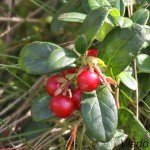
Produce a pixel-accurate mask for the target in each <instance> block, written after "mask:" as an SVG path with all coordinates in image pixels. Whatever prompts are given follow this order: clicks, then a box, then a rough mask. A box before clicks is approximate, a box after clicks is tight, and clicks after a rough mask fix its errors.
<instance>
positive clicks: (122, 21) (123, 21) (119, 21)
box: [113, 16, 133, 28]
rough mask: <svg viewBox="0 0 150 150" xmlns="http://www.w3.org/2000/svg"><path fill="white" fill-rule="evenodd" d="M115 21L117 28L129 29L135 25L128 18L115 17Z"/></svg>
mask: <svg viewBox="0 0 150 150" xmlns="http://www.w3.org/2000/svg"><path fill="white" fill-rule="evenodd" d="M113 20H114V22H115V23H116V26H119V27H121V28H129V27H131V26H132V25H133V21H132V20H131V19H129V18H126V17H120V16H114V17H113Z"/></svg>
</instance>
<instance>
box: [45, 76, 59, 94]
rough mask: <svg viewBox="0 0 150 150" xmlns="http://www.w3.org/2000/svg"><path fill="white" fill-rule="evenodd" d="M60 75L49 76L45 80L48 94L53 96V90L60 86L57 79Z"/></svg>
mask: <svg viewBox="0 0 150 150" xmlns="http://www.w3.org/2000/svg"><path fill="white" fill-rule="evenodd" d="M60 77H61V76H60V75H54V76H51V77H50V78H49V79H48V80H47V82H46V91H47V93H48V95H50V96H54V93H55V91H56V90H57V89H58V88H59V87H60V83H59V82H58V81H57V79H58V78H60Z"/></svg>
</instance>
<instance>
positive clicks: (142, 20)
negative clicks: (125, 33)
mask: <svg viewBox="0 0 150 150" xmlns="http://www.w3.org/2000/svg"><path fill="white" fill-rule="evenodd" d="M148 18H149V10H147V9H139V10H137V11H136V12H134V14H133V15H132V16H131V20H133V22H135V23H137V24H140V25H145V24H146V23H147V21H148Z"/></svg>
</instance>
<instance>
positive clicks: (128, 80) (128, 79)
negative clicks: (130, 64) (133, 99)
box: [117, 71, 137, 90]
mask: <svg viewBox="0 0 150 150" xmlns="http://www.w3.org/2000/svg"><path fill="white" fill-rule="evenodd" d="M117 77H119V78H120V80H121V82H122V83H123V84H124V85H126V86H127V87H128V88H129V89H131V90H136V89H137V83H136V80H135V79H134V78H133V77H132V76H131V75H130V73H128V72H125V71H124V72H121V73H120V74H119V75H118V76H117Z"/></svg>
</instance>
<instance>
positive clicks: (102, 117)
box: [81, 86, 118, 142]
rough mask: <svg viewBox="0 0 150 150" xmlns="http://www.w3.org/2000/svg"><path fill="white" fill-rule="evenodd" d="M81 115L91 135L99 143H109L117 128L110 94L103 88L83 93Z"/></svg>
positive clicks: (115, 111) (115, 109) (115, 113)
mask: <svg viewBox="0 0 150 150" xmlns="http://www.w3.org/2000/svg"><path fill="white" fill-rule="evenodd" d="M82 99H83V101H82V108H81V110H82V115H83V120H84V121H85V123H86V126H87V129H88V130H89V132H90V133H91V135H92V136H93V137H94V138H95V139H97V140H98V141H100V142H108V141H110V140H111V139H112V138H113V136H114V134H115V131H116V128H117V120H118V116H117V108H116V105H115V100H114V98H113V96H112V94H111V93H110V92H109V91H108V89H107V88H106V87H105V86H100V87H99V88H98V89H97V90H96V91H93V92H91V93H83V95H82Z"/></svg>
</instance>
